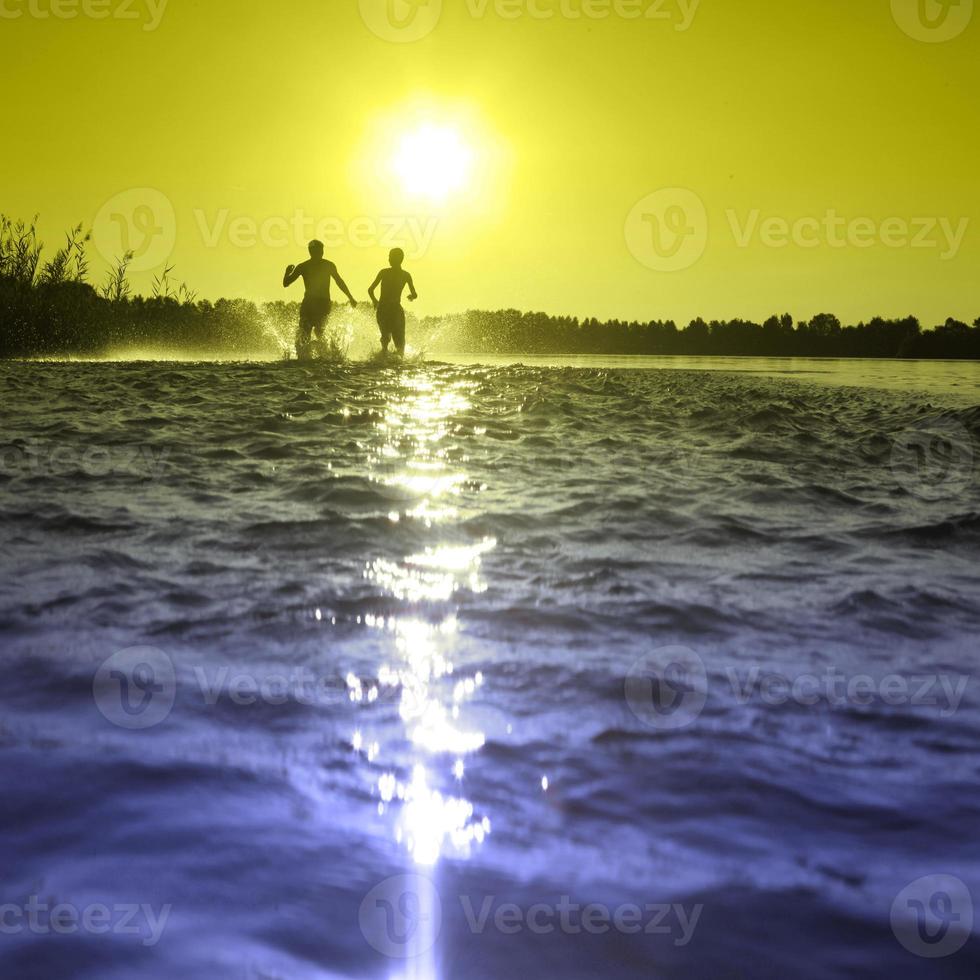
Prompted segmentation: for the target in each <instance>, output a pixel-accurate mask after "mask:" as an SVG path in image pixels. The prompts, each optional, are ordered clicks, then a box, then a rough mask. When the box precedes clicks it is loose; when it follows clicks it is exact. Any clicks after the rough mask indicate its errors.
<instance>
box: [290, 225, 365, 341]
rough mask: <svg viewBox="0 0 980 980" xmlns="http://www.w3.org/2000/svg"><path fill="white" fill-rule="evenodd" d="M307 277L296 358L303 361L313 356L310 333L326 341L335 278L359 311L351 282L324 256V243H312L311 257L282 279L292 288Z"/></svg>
mask: <svg viewBox="0 0 980 980" xmlns="http://www.w3.org/2000/svg"><path fill="white" fill-rule="evenodd" d="M300 276H302V277H303V283H304V285H305V286H306V295H305V296H304V297H303V305H302V306H301V307H300V310H299V331H298V332H297V334H296V356H297V357H298V358H299V359H300V360H302V359H304V358H306V357H309V355H310V332H311V331H314V332H315V333H316V339H317V341H321V340H323V328H324V327H325V326H326V325H327V318H328V317H329V316H330V310H331V309H332V308H333V303H332V302H331V300H330V280H331V279H334V280H336V282H337V285H338V286H339V287H340V288H341V289H342V290H343V292H344V293H345V294H346V296H347V298H348V299H349V300H350V305H351V306H352V307H353V308H354V309H355V310H356V309H357V300H356V299H354V297H353V296H352V295H351V291H350V290H349V289H348V288H347V283H345V282H344V280H343V279H341V278H340V273H339V272H337V267H336V266H335V265H334V264H333V262H331V261H330V260H329V259H325V258H324V257H323V242H318V241H316V240H314V241H312V242H310V258H309V260H308V261H307V262H301V263H300V264H299V265H291V266H288V267H287V268H286V274H285V275H284V276H283V277H282V284H283V286H286V287H288V286H291V285H292V284H293V283H294V282H296V280H297V279H299V277H300Z"/></svg>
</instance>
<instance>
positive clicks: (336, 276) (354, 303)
mask: <svg viewBox="0 0 980 980" xmlns="http://www.w3.org/2000/svg"><path fill="white" fill-rule="evenodd" d="M332 275H333V279H334V282H335V283H337V285H338V286H339V287H340V291H341V292H342V293H343V294H344V295H345V296H346V297H347V298H348V299H349V300H350V305H351V306H352V307H353V308H354V309H355V310H356V309H357V300H356V299H354V294H353V293H352V292H351V291H350V290H349V289H348V288H347V283H346V282H344V280H343V279H341V278H340V273H339V272H338V271H337V267H336V266H334V268H333V273H332Z"/></svg>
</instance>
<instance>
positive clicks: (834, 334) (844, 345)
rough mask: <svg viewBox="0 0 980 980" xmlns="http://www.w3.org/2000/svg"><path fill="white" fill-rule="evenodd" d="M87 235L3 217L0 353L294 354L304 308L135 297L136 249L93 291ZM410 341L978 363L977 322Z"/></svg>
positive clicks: (167, 279) (174, 295)
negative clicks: (49, 247)
mask: <svg viewBox="0 0 980 980" xmlns="http://www.w3.org/2000/svg"><path fill="white" fill-rule="evenodd" d="M88 241H89V236H88V235H86V234H84V233H83V231H82V226H81V225H78V226H76V227H75V228H73V229H72V230H71V231H70V232H68V234H67V235H66V236H65V243H64V245H62V247H61V248H59V249H58V250H57V252H56V253H55V254H54V256H53V257H52V258H51V259H49V260H47V261H43V262H42V259H41V253H42V245H41V243H40V241H39V239H38V236H37V231H36V227H35V224H34V222H30V223H27V222H23V221H20V222H16V223H15V222H13V221H11V220H10V219H8V218H6V217H3V216H2V215H0V357H6V358H11V357H70V356H99V355H102V354H108V353H111V352H113V351H120V350H139V349H142V350H149V351H168V350H169V351H180V352H181V353H185V354H190V355H192V356H193V355H199V356H201V357H213V356H225V357H241V358H243V359H245V358H250V357H280V356H284V354H285V353H286V352H287V351H288V350H289V348H290V347H291V343H292V338H293V336H294V333H295V327H296V323H297V321H298V317H299V304H298V303H286V302H272V303H264V304H262V305H261V306H257V305H256V304H255V303H252V302H249V301H247V300H241V299H234V300H226V299H219V300H217V301H216V302H213V303H212V302H209V301H206V300H201V301H198V300H197V299H196V297H195V295H194V294H193V292H192V291H191V290H190V289H188V287H187V286H186V285H185V284H183V283H177V282H176V281H175V280H173V279H172V277H171V274H172V272H173V269H172V268H166V269H164V270H163V271H162V272H161V273H160V274H159V275H158V276H157V277H156V279H155V280H154V283H153V288H152V295H151V296H149V297H144V296H134V295H133V294H132V290H131V288H130V284H129V281H128V275H127V274H128V268H129V265H130V262H131V261H132V253H127V254H126V255H123V256H120V258H119V260H118V262H117V263H116V265H115V267H114V268H113V269H111V270H110V271H109V273H108V275H107V276H106V278H105V280H104V281H103V282H102V283H101V284H100V285H99V286H98V287H96V286H93V285H92V284H90V283H89V282H88V262H87V258H86V245H87V243H88ZM409 341H410V343H412V344H413V345H414V346H416V347H422V348H423V349H425V350H427V351H429V352H432V353H435V354H438V353H439V352H444V353H470V354H494V353H501V354H688V355H690V354H715V355H755V356H780V357H786V356H801V357H923V358H980V318H978V319H977V320H975V321H974V323H973V325H972V326H970V325H968V324H966V323H961V322H959V321H957V320H952V319H950V320H947V321H946V322H945V323H944V324H941V325H939V326H937V327H935V328H934V329H931V330H923V329H922V326H921V324H920V323H919V321H918V320H916V319H915V318H914V317H906V318H905V319H902V320H885V319H882V318H880V317H876V318H875V319H873V320H871V321H869V322H868V323H859V324H857V325H854V326H844V325H842V324H841V322H840V321H839V320H838V319H837V317H835V316H833V315H832V314H829V313H821V314H819V315H818V316H815V317H814V318H813V319H812V320H809V321H800V322H798V323H794V321H793V318H792V317H791V316H790V315H789V314H784V315H783V316H773V317H770V318H769V319H768V320H766V321H765V322H764V323H761V324H760V323H752V322H749V321H746V320H727V321H718V320H712V321H711V322H710V323H708V322H705V321H704V320H701V319H697V320H693V321H692V322H691V323H689V324H688V325H687V326H686V327H684V328H679V327H678V326H677V324H676V323H674V322H673V321H672V320H667V321H660V320H652V321H649V322H638V321H631V322H626V321H621V320H613V321H608V322H600V321H599V320H596V319H585V320H579V319H576V318H573V317H555V316H548V315H546V314H544V313H521V312H520V311H518V310H499V311H496V312H480V311H471V312H468V313H464V314H462V315H459V316H448V317H426V318H424V319H422V320H421V321H415V320H414V319H412V320H411V321H410V325H409Z"/></svg>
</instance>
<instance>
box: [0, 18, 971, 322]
mask: <svg viewBox="0 0 980 980" xmlns="http://www.w3.org/2000/svg"><path fill="white" fill-rule="evenodd" d="M389 2H390V3H391V9H390V12H389V9H388V7H387V3H389ZM920 2H921V3H922V4H923V5H924V6H923V8H922V10H921V11H920V9H919V4H920ZM0 13H2V15H3V16H2V17H0V44H2V50H3V54H4V57H3V59H2V60H0V80H2V82H3V86H4V91H5V92H7V93H16V97H15V98H13V99H11V98H5V100H4V103H5V104H4V110H3V113H4V132H5V138H4V150H5V152H4V153H3V154H2V155H0V186H2V187H3V195H2V201H0V209H2V210H4V211H6V212H7V213H9V214H11V215H13V216H16V217H21V216H25V217H29V216H30V215H31V214H33V213H34V212H36V211H40V212H41V216H42V220H41V225H42V229H43V232H44V236H45V238H46V239H47V240H48V241H49V242H50V243H52V244H53V243H54V242H55V241H56V240H57V239H58V238H59V237H60V235H61V232H62V231H63V230H64V229H65V228H66V227H67V226H69V225H70V224H73V223H75V222H77V221H79V220H82V221H85V222H86V224H88V225H91V224H92V223H93V222H94V223H95V225H96V232H97V239H96V241H97V245H98V247H99V248H100V249H101V250H102V251H104V252H112V251H114V250H115V248H116V247H118V246H120V245H121V242H122V237H123V230H124V229H125V230H126V231H127V234H128V239H129V243H130V245H131V246H133V247H135V248H136V249H137V251H138V252H139V255H140V257H139V259H138V261H137V265H138V266H141V268H140V271H138V272H137V274H135V275H134V277H133V278H134V281H135V282H136V284H137V286H138V287H140V288H146V285H147V284H148V282H149V280H150V279H151V278H152V276H153V274H154V272H155V271H159V269H160V268H161V267H162V263H163V262H165V261H169V262H172V263H174V264H175V265H176V275H177V276H178V277H180V278H183V279H186V280H187V282H188V283H189V284H190V285H191V286H192V287H193V288H195V289H196V290H197V291H198V292H199V294H200V295H201V296H202V297H208V298H215V297H217V296H243V297H246V298H250V299H255V300H267V299H277V298H285V297H286V296H287V295H289V296H290V297H291V298H298V293H297V294H296V295H295V296H293V295H292V294H286V293H284V292H283V290H282V289H281V286H280V281H281V276H282V270H283V268H284V266H285V265H286V264H287V263H288V262H296V261H299V260H301V259H302V258H303V257H304V253H305V249H304V244H305V242H306V240H307V239H308V238H309V237H312V235H313V234H314V233H316V231H317V230H318V228H317V226H318V225H319V224H320V223H321V222H323V224H322V225H321V226H320V229H319V230H321V231H325V232H326V238H327V242H328V256H329V257H331V258H333V259H334V260H335V261H336V262H337V263H338V265H339V267H340V271H341V273H342V274H343V275H344V277H345V278H346V279H347V280H348V282H349V283H350V285H351V287H352V288H353V289H354V291H355V293H356V294H357V295H358V296H360V297H362V298H366V287H367V286H368V285H369V284H370V282H371V280H372V278H373V277H374V274H375V272H376V271H377V269H378V268H379V267H380V266H381V265H382V264H384V260H385V255H386V252H387V248H388V247H389V245H390V244H402V245H403V246H404V247H405V249H406V252H408V254H409V260H408V261H407V262H406V266H407V267H408V268H409V269H410V270H411V271H412V272H413V273H414V275H415V279H416V282H417V285H418V288H419V291H420V293H421V296H422V299H421V300H420V302H419V304H418V305H417V307H416V311H417V312H418V313H420V314H426V313H442V312H451V311H456V310H462V309H466V308H498V307H518V308H522V309H536V310H546V311H548V312H552V313H568V314H574V315H578V316H583V317H584V316H599V317H614V316H618V317H628V318H631V319H632V318H635V319H654V318H668V317H670V318H675V319H677V320H678V321H681V322H686V321H687V320H689V319H690V318H692V317H694V316H697V315H702V316H705V317H706V318H711V317H725V318H728V317H734V316H743V317H751V318H761V317H765V316H766V315H768V314H769V313H771V312H783V311H787V310H788V311H791V312H793V313H794V314H795V315H796V316H798V317H804V316H811V315H813V314H814V313H816V312H820V311H824V310H827V311H832V312H836V313H838V314H839V315H840V316H841V317H842V318H843V319H845V320H855V319H858V318H861V317H868V316H871V315H874V314H877V313H881V314H885V315H904V314H907V313H914V314H916V315H918V316H920V317H921V318H922V319H923V320H924V322H926V323H927V324H932V323H935V322H938V321H940V320H941V319H944V318H945V317H946V316H947V315H953V316H957V317H960V318H963V319H969V320H971V321H972V320H973V319H974V318H976V317H977V316H980V297H978V295H977V287H976V283H977V281H978V276H977V270H978V268H980V181H978V180H977V177H976V172H977V159H978V149H980V135H978V127H977V121H978V119H977V117H978V112H977V108H976V97H977V93H978V91H980V84H978V83H980V14H975V12H974V11H973V0H963V2H962V3H961V4H960V5H959V6H958V7H953V8H950V9H949V10H945V9H944V8H943V7H942V6H941V5H940V3H939V0H861V2H854V0H821V2H820V3H813V2H804V0H795V2H790V3H776V2H774V0H701V2H700V3H698V2H697V0H442V2H441V3H440V0H429V2H428V4H425V5H423V6H420V7H418V9H415V8H414V7H412V6H410V5H409V4H408V3H407V2H406V0H360V2H358V0H317V2H313V0H289V2H288V3H287V2H283V3H269V2H262V3H259V2H255V0H238V2H235V3H230V2H227V0H207V2H204V0H194V2H192V0H169V2H166V0H0ZM389 13H390V16H389ZM73 14H74V16H72V15H73ZM93 14H101V15H103V16H102V17H100V18H96V17H95V16H93ZM549 14H550V15H551V16H548V15H549ZM637 15H638V16H637ZM923 16H924V17H925V20H923V19H922V18H923ZM414 34H421V35H424V36H421V37H419V38H418V39H415V40H412V39H411V36H412V35H414ZM379 35H382V36H379ZM386 38H391V39H386ZM426 127H427V128H426ZM426 132H437V133H439V134H442V137H446V134H449V136H448V138H450V139H456V140H458V142H459V144H460V145H461V146H463V147H464V148H465V150H466V152H468V153H469V154H470V155H471V159H470V161H469V166H468V171H467V173H468V176H467V177H466V180H465V183H464V185H463V186H462V187H459V188H458V189H457V190H456V191H454V192H451V193H449V194H448V195H447V196H446V197H445V199H444V200H438V199H436V198H434V197H427V196H426V195H425V194H424V193H418V192H417V190H416V191H413V190H412V189H411V188H410V187H409V186H407V184H406V182H405V179H404V174H401V175H400V174H399V172H398V171H397V168H396V167H395V166H394V162H395V158H396V157H397V155H398V153H399V147H400V146H401V144H402V142H403V141H404V140H405V139H406V138H409V139H411V137H412V136H413V134H416V135H417V134H418V133H426ZM440 138H441V137H440ZM436 142H437V143H438V140H436ZM443 155H445V154H443ZM427 162H432V161H425V160H423V161H422V166H423V169H424V165H425V164H426V163H427ZM434 165H436V166H438V161H435V162H434ZM437 176H438V174H437ZM142 188H150V189H152V190H153V191H155V192H156V193H152V194H147V193H146V192H144V191H142V190H140V189H142ZM171 208H172V211H171V210H170V209H171ZM702 208H703V210H700V209H702ZM171 214H172V218H171ZM304 218H305V219H306V221H305V222H304ZM93 252H94V254H93V272H94V273H95V274H96V275H97V276H99V277H101V275H102V273H103V270H104V268H105V263H104V262H103V260H102V258H101V257H100V256H99V252H98V250H97V249H96V250H93ZM298 288H299V287H294V290H297V289H298Z"/></svg>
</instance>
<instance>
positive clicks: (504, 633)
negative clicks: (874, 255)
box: [0, 358, 980, 980]
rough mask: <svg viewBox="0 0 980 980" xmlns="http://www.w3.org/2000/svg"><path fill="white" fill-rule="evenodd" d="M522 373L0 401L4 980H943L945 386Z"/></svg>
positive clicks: (578, 370) (173, 373) (979, 541)
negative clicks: (604, 979) (599, 979)
mask: <svg viewBox="0 0 980 980" xmlns="http://www.w3.org/2000/svg"><path fill="white" fill-rule="evenodd" d="M521 360H522V361H523V363H522V364H517V363H515V359H506V358H498V359H493V358H490V359H488V358H483V359H476V358H473V359H470V358H455V359H452V363H445V362H435V361H433V362H422V361H418V362H410V363H408V364H406V365H404V366H402V367H398V368H394V367H385V366H383V365H379V364H377V363H367V362H361V363H357V362H355V363H349V364H342V365H330V364H314V365H307V366H303V365H296V364H213V363H208V364H205V363H201V364H194V363H181V364H176V363H170V364H166V363H160V364H149V363H87V364H57V363H45V364H40V363H39V364H32V363H8V364H3V365H0V384H2V390H3V399H2V406H0V414H2V419H3V430H2V432H3V435H2V444H0V493H2V496H0V513H2V518H3V520H2V524H0V528H2V530H0V557H2V567H3V573H4V574H3V577H2V584H0V622H2V628H3V644H2V658H3V661H2V662H3V668H4V684H3V685H2V688H0V745H2V750H3V752H2V756H0V758H2V766H3V768H2V773H3V777H2V778H3V793H2V795H0V813H2V827H3V834H2V836H0V868H2V873H0V905H2V906H3V908H2V909H0V973H2V975H3V976H10V977H17V978H35V977H36V978H45V980H48V978H52V977H78V978H92V980H115V978H120V980H121V978H127V980H129V978H143V977H146V978H158V977H177V976H179V977H183V978H186V980H190V978H198V977H200V978H216V977H235V978H303V980H305V978H310V980H312V978H337V977H345V978H361V977H363V978H375V977H377V978H409V977H415V978H425V980H435V978H457V977H459V978H467V980H470V978H473V980H479V978H500V977H507V976H514V977H526V976H532V975H541V976H545V977H567V978H578V977H582V978H585V977H594V976H597V975H603V976H610V977H624V978H644V980H650V978H661V977H663V978H675V977H676V978H681V977H683V978H692V977H693V978H702V977H703V978H719V977H732V978H734V977H739V978H741V977H773V978H777V977H778V978H780V980H783V978H785V977H787V976H793V977H804V978H808V977H814V978H816V977H840V976H850V977H874V976H889V977H890V976H902V977H920V976H921V977H974V976H976V975H977V974H978V971H980V938H978V935H977V933H976V931H971V930H972V927H973V921H974V917H973V908H972V904H971V893H972V900H973V901H980V852H978V850H977V846H976V843H975V838H976V827H977V820H978V817H980V787H978V769H980V766H978V754H977V753H978V750H980V698H978V690H977V684H976V678H975V676H974V674H975V664H976V662H977V637H978V634H980V609H978V602H977V600H978V595H980V588H978V586H980V564H978V558H980V485H978V481H977V466H978V457H980V442H978V437H980V395H978V388H980V365H977V364H972V363H955V362H897V363H896V362H878V361H812V360H804V359H801V360H792V361H780V360H770V359H713V358H678V359H660V358H573V359H562V358H554V359H548V358H523V359H521ZM55 907H58V909H57V911H52V910H53V909H55Z"/></svg>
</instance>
